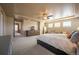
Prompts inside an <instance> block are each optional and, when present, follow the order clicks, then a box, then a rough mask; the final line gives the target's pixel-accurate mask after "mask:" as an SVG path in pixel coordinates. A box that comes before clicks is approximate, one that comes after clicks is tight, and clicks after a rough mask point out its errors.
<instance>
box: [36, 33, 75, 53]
mask: <svg viewBox="0 0 79 59" xmlns="http://www.w3.org/2000/svg"><path fill="white" fill-rule="evenodd" d="M37 39H38V40H40V41H43V42H45V43H47V44H49V45H51V46H53V47H55V48H57V49H60V50H62V51H64V52H66V53H67V54H75V53H74V48H73V44H72V43H71V41H70V40H69V39H67V38H66V35H65V34H45V35H40V36H38V37H37Z"/></svg>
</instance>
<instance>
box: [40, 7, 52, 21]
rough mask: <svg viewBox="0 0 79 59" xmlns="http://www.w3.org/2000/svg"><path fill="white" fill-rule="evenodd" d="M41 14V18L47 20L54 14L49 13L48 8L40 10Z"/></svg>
mask: <svg viewBox="0 0 79 59" xmlns="http://www.w3.org/2000/svg"><path fill="white" fill-rule="evenodd" d="M40 14H41V18H42V19H43V20H47V19H50V18H53V14H52V13H48V10H47V9H46V8H45V9H44V10H43V11H42V12H40Z"/></svg>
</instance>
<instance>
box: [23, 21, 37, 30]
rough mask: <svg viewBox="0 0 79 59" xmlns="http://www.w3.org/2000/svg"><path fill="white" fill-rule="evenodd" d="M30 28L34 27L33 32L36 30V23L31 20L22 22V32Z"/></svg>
mask: <svg viewBox="0 0 79 59" xmlns="http://www.w3.org/2000/svg"><path fill="white" fill-rule="evenodd" d="M31 26H34V27H35V30H38V23H37V22H35V21H31V20H24V21H23V27H22V30H23V31H25V30H30V28H31Z"/></svg>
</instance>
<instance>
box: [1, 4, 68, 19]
mask: <svg viewBox="0 0 79 59" xmlns="http://www.w3.org/2000/svg"><path fill="white" fill-rule="evenodd" d="M64 4H65V3H57V4H56V3H23V4H22V3H14V4H12V3H10V4H0V5H1V6H2V7H3V9H4V11H5V12H6V14H7V15H9V16H15V18H17V19H22V18H24V17H25V18H26V19H40V18H41V16H42V13H43V12H44V11H45V10H47V13H48V14H50V13H52V14H53V15H54V14H55V12H56V11H57V10H59V9H62V6H64ZM66 4H67V3H66Z"/></svg>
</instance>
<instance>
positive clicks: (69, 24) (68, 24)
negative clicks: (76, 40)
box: [63, 21, 71, 27]
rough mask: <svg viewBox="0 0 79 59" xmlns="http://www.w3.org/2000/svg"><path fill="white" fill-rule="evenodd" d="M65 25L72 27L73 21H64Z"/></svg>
mask: <svg viewBox="0 0 79 59" xmlns="http://www.w3.org/2000/svg"><path fill="white" fill-rule="evenodd" d="M63 27H71V21H65V22H63Z"/></svg>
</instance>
